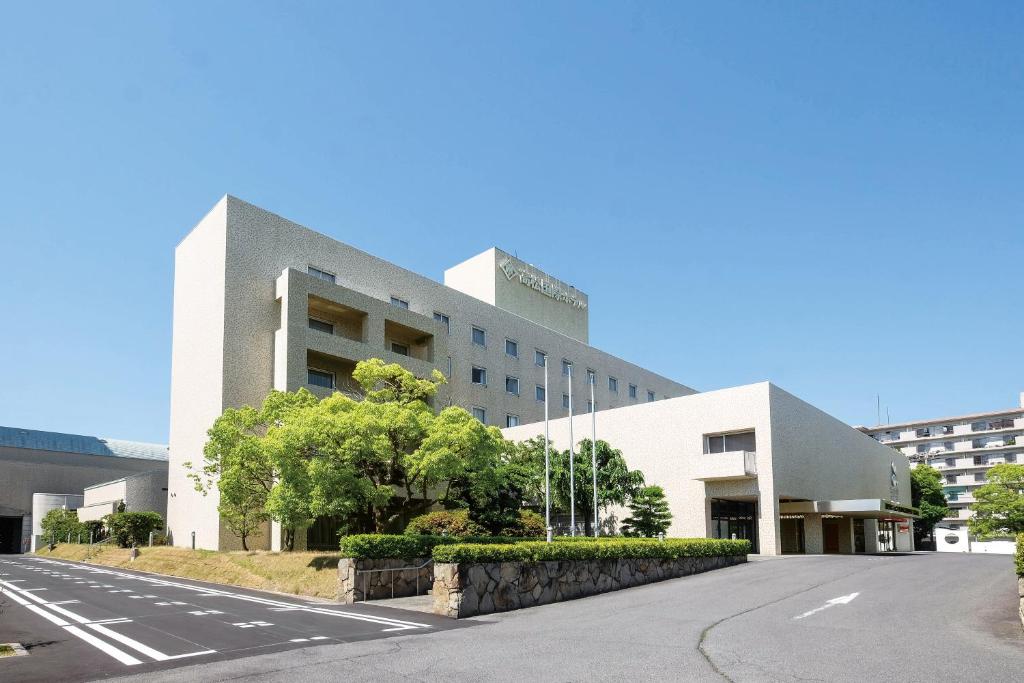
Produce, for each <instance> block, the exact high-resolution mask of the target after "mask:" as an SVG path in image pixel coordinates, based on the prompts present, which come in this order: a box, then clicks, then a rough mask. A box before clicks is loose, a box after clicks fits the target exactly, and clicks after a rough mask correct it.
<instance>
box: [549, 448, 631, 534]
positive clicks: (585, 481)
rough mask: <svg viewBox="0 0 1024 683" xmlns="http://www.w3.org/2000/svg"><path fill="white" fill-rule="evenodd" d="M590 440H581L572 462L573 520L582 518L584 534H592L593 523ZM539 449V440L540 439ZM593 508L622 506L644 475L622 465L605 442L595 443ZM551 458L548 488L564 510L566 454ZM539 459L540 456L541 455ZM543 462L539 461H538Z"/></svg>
mask: <svg viewBox="0 0 1024 683" xmlns="http://www.w3.org/2000/svg"><path fill="white" fill-rule="evenodd" d="M591 443H592V442H591V441H590V439H583V440H582V441H580V442H579V445H578V446H577V449H576V455H575V461H574V468H575V472H574V475H575V476H574V477H573V479H574V480H575V498H576V519H580V518H582V520H583V527H584V531H583V533H584V535H586V536H589V535H591V532H592V529H593V527H592V524H593V521H594V479H593V468H592V467H591ZM541 448H542V449H543V440H541ZM596 455H597V507H598V510H599V511H600V510H603V509H605V508H607V507H608V506H609V505H625V504H627V503H629V501H630V500H631V499H632V497H633V496H634V495H635V494H636V493H637V492H638V491H639V490H640V489H641V487H643V485H644V475H643V472H641V471H640V470H631V469H629V467H627V466H626V461H625V459H623V457H622V451H620V450H618V449H616V448H612V447H611V445H609V444H608V442H607V441H603V440H601V439H598V440H597V454H596ZM557 456H558V457H557V458H554V461H553V463H552V464H553V467H552V477H551V488H552V491H553V493H554V495H555V499H556V500H557V502H558V506H559V507H560V508H562V509H564V510H568V509H569V505H570V498H569V454H568V452H564V451H562V452H558V453H557ZM542 457H543V455H542ZM542 462H543V461H542Z"/></svg>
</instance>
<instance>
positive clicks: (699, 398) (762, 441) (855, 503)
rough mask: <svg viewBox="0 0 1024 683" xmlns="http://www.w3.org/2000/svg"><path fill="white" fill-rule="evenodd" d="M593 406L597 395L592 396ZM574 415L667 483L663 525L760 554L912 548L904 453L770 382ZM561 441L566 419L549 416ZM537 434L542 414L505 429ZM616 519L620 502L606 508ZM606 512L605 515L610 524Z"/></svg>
mask: <svg viewBox="0 0 1024 683" xmlns="http://www.w3.org/2000/svg"><path fill="white" fill-rule="evenodd" d="M598 407H599V408H600V406H598ZM593 418H594V423H596V427H595V425H594V424H592V422H591V416H590V415H577V416H575V417H573V418H572V420H573V434H574V439H575V440H576V441H577V442H578V441H579V440H580V439H581V438H589V437H590V435H591V430H592V429H594V430H595V431H596V433H597V438H599V439H604V440H605V441H608V442H609V443H611V444H613V445H614V446H615V448H618V449H620V450H621V451H622V455H623V457H624V459H625V460H626V464H627V465H628V466H629V467H630V468H631V469H639V470H641V471H642V472H643V473H644V476H645V478H646V480H647V483H648V484H656V485H658V486H661V487H662V488H663V489H664V490H665V495H666V499H667V500H668V503H669V508H670V510H671V512H672V526H671V528H670V529H669V535H671V536H686V537H707V538H745V539H748V540H750V541H751V543H752V544H753V546H754V550H755V552H758V553H760V554H763V555H781V554H800V553H844V554H853V553H874V552H891V551H908V550H912V549H913V533H912V532H913V520H914V519H915V517H916V510H914V509H913V508H911V507H910V502H911V501H910V469H909V465H908V462H907V459H906V458H905V457H904V456H903V455H902V454H900V453H896V452H894V451H893V450H892V449H891V448H887V447H885V446H882V445H881V444H878V443H877V442H875V441H873V440H872V439H870V438H868V437H867V436H865V435H864V434H861V433H859V432H857V431H856V430H855V429H852V428H851V427H850V426H848V425H846V424H844V423H842V422H840V421H839V420H837V419H836V418H834V417H832V416H830V415H827V414H826V413H824V412H822V411H820V410H818V409H817V408H815V407H814V406H812V405H810V404H808V403H806V402H804V401H801V400H800V399H798V398H797V397H795V396H793V395H792V394H790V393H788V392H786V391H783V390H782V389H780V388H779V387H777V386H775V385H774V384H771V383H769V382H761V383H758V384H750V385H745V386H739V387H731V388H728V389H721V390H717V391H707V392H702V393H699V394H694V395H690V396H681V397H678V398H672V399H669V400H665V401H658V402H657V403H652V404H644V405H636V406H628V407H621V408H613V409H609V410H598V412H597V413H596V414H595V415H594V416H593ZM549 432H550V437H551V440H552V441H553V442H554V443H555V445H556V446H558V447H559V448H562V449H566V448H568V447H569V433H570V432H569V418H568V417H565V418H561V419H558V420H553V421H551V423H550V424H549ZM543 433H544V425H543V424H539V425H538V424H532V425H521V426H519V427H515V428H512V429H506V430H504V434H505V436H506V438H510V439H514V440H523V439H528V438H531V437H534V436H538V435H542V434H543ZM606 514H608V515H611V516H613V517H614V518H617V519H619V520H621V519H622V517H623V515H624V514H627V511H625V510H621V509H614V510H610V511H608V513H606ZM608 521H614V520H608V519H606V520H605V521H604V522H602V526H604V524H607V522H608Z"/></svg>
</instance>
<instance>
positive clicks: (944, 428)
mask: <svg viewBox="0 0 1024 683" xmlns="http://www.w3.org/2000/svg"><path fill="white" fill-rule="evenodd" d="M942 433H943V434H952V433H953V425H942Z"/></svg>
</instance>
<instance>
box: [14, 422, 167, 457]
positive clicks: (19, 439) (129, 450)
mask: <svg viewBox="0 0 1024 683" xmlns="http://www.w3.org/2000/svg"><path fill="white" fill-rule="evenodd" d="M3 446H6V447H8V448H31V449H34V450H38V451H55V452H57V453H80V454H82V455H109V456H112V457H115V458H135V459H138V460H160V461H163V462H167V459H168V458H167V446H164V445H161V444H156V443H142V442H140V441H122V440H121V439H103V438H100V437H98V436H84V435H82V434H62V433H60V432H41V431H38V430H35V429H20V428H18V427H0V447H3Z"/></svg>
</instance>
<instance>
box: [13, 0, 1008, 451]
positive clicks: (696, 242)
mask: <svg viewBox="0 0 1024 683" xmlns="http://www.w3.org/2000/svg"><path fill="white" fill-rule="evenodd" d="M47 5H48V6H46V7H43V6H42V5H41V4H39V3H18V4H17V5H9V6H7V7H6V9H5V11H4V18H3V21H2V22H0V136H2V137H0V140H2V144H0V160H2V161H0V236H2V241H0V254H2V267H0V286H2V292H3V295H2V297H0V424H5V425H11V426H23V427H30V428H40V429H53V430H60V431H71V432H82V433H88V434H99V435H106V436H114V437H121V438H133V439H141V440H156V441H163V440H165V439H166V438H167V431H168V397H169V377H170V332H171V285H172V275H173V249H174V246H175V244H177V242H178V241H179V240H180V239H181V238H182V237H183V236H184V235H185V234H186V233H187V232H188V231H189V229H191V227H192V226H193V225H194V224H195V223H196V222H197V221H198V219H199V218H200V217H201V216H202V215H203V214H204V213H205V212H206V211H207V210H208V209H209V208H210V207H211V206H212V205H213V204H214V203H215V202H216V201H217V199H218V198H219V197H220V196H221V195H223V194H225V193H230V194H233V195H236V196H239V197H241V198H243V199H245V200H248V201H250V202H253V203H255V204H258V205H260V206H263V207H265V208H267V209H269V210H272V211H274V212H276V213H279V214H281V215H283V216H286V217H288V218H290V219H292V220H295V221H298V222H300V223H303V224H305V225H308V226H310V227H312V228H314V229H316V230H319V231H321V232H325V233H327V234H329V235H331V236H333V237H336V238H338V239H340V240H342V241H345V242H348V243H350V244H353V245H355V246H357V247H360V248H362V249H365V250H367V251H369V252H371V253H374V254H377V255H379V256H382V257H384V258H386V259H388V260H390V261H393V262H395V263H398V264H400V265H402V266H405V267H407V268H409V269H412V270H414V271H417V272H420V273H423V274H425V275H428V276H431V277H434V278H437V279H441V277H442V272H443V270H444V269H445V268H446V267H448V266H450V265H452V264H454V263H456V262H458V261H461V260H462V259H463V258H465V257H468V256H471V255H473V254H476V253H477V252H479V251H482V250H483V249H485V248H487V247H488V246H491V245H498V246H500V247H502V248H504V249H507V250H514V251H517V252H518V253H519V255H520V256H521V257H523V258H525V259H528V260H529V261H531V262H534V263H536V264H537V265H538V266H540V267H542V268H544V269H546V270H548V271H550V272H552V273H554V274H556V275H558V276H561V277H562V278H564V279H566V280H568V281H570V282H572V283H574V284H576V285H577V286H579V287H580V288H581V289H583V290H584V291H586V292H587V293H588V294H589V295H590V298H591V339H592V342H593V343H594V344H595V345H596V346H598V347H600V348H602V349H605V350H608V351H610V352H613V353H615V354H618V355H621V356H623V357H625V358H627V359H629V360H632V361H635V362H637V363H639V364H641V365H643V366H646V367H650V368H652V369H655V370H657V371H660V372H662V373H664V374H666V375H669V376H671V377H673V378H675V379H677V380H679V381H682V382H684V383H686V384H689V385H691V386H694V387H696V388H698V389H702V390H706V389H714V388H720V387H725V386H731V385H736V384H742V383H748V382H756V381H761V380H765V379H770V380H772V381H773V382H775V383H777V384H779V385H780V386H782V387H783V388H785V389H787V390H789V391H791V392H793V393H795V394H797V395H798V396H800V397H802V398H804V399H805V400H808V401H810V402H811V403H813V404H815V405H817V406H819V407H821V408H823V409H824V410H826V411H828V412H830V413H832V414H833V415H835V416H837V417H839V418H841V419H843V420H846V421H849V422H853V423H873V422H874V418H875V395H876V394H881V396H882V404H883V417H884V407H885V406H888V408H889V410H890V413H891V415H892V418H893V419H894V420H896V419H911V418H915V417H937V416H939V415H944V414H952V413H958V412H968V411H979V410H985V409H996V408H1002V407H1009V406H1012V405H1015V403H1016V400H1017V394H1018V392H1019V391H1021V390H1024V372H1022V370H1024V366H1022V364H1024V361H1022V354H1021V352H1022V350H1024V307H1022V305H1021V294H1022V291H1024V287H1022V285H1024V278H1022V264H1024V225H1022V222H1024V193H1022V190H1024V166H1022V164H1024V162H1022V160H1024V126H1022V122H1024V69H1022V66H1021V65H1022V64H1024V40H1022V36H1024V9H1022V6H1021V5H1020V4H1019V3H1011V2H1003V3H969V4H963V3H961V4H958V5H954V4H950V3H887V2H879V3H845V4H840V3H812V2H807V3H761V4H758V3H753V2H742V3H726V2H715V3H699V4H698V3H677V2H668V3H652V2H645V3H642V4H637V5H629V4H626V3H618V2H614V3H594V2H580V3H567V2H556V3H552V2H535V3H526V2H520V3H515V4H511V3H509V4H498V3H492V2H487V3H465V4H452V3H433V2H431V3H425V2H418V3H411V2H410V3H362V4H360V5H348V6H341V5H340V4H338V3H328V2H322V3H289V7H288V8H284V9H282V8H281V7H276V6H275V5H274V4H269V3H268V4H264V3H253V2H245V3H228V2H213V3H191V4H190V6H187V7H182V5H184V3H163V5H162V6H160V5H159V4H158V3H68V4H67V5H66V6H64V7H63V8H62V9H61V8H55V7H52V6H49V4H48V3H47ZM385 5H386V7H385ZM439 235H443V236H444V238H443V239H438V236H439Z"/></svg>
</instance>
